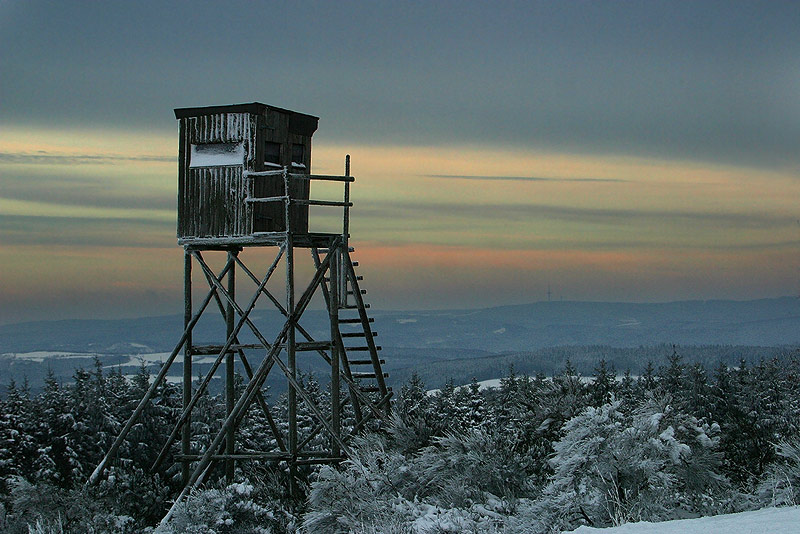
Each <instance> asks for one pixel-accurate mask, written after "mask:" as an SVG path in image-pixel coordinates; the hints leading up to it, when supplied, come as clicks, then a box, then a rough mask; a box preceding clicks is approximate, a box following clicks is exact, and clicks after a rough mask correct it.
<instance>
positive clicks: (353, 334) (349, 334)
mask: <svg viewBox="0 0 800 534" xmlns="http://www.w3.org/2000/svg"><path fill="white" fill-rule="evenodd" d="M366 335H367V333H366V332H343V333H342V337H365V336H366ZM377 335H378V333H377V332H372V337H375V336H377Z"/></svg>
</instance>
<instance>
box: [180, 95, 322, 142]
mask: <svg viewBox="0 0 800 534" xmlns="http://www.w3.org/2000/svg"><path fill="white" fill-rule="evenodd" d="M267 109H269V110H272V111H277V112H278V113H284V114H287V115H289V131H291V132H293V133H297V134H300V135H307V136H311V135H312V134H313V133H314V132H315V131H317V124H318V123H319V117H315V116H313V115H307V114H305V113H298V112H297V111H291V110H289V109H283V108H278V107H275V106H269V105H267V104H262V103H261V102H250V103H249V104H230V105H227V106H205V107H199V108H177V109H175V118H176V119H185V118H186V117H200V116H203V115H216V114H218V113H252V114H254V115H258V114H261V113H263V112H264V111H265V110H267Z"/></svg>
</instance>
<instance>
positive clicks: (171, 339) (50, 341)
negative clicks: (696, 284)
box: [0, 297, 800, 386]
mask: <svg viewBox="0 0 800 534" xmlns="http://www.w3.org/2000/svg"><path fill="white" fill-rule="evenodd" d="M371 312H372V313H371V315H372V316H373V317H375V324H374V328H375V330H376V331H377V332H378V334H379V335H378V338H377V341H378V342H379V344H380V345H382V346H383V348H384V352H383V354H384V356H385V358H386V360H387V365H386V367H387V370H389V372H390V373H392V375H393V376H392V381H393V382H394V381H395V380H398V379H400V378H402V377H407V376H408V375H409V374H410V372H411V371H412V370H420V371H421V372H422V371H424V374H426V375H430V376H431V378H432V381H429V384H430V385H432V386H433V385H436V384H434V382H433V381H435V380H442V379H443V377H444V376H453V377H454V378H455V377H456V376H457V375H459V376H460V375H465V376H466V375H467V374H470V373H472V375H471V376H476V377H478V378H479V379H486V378H493V377H495V376H497V375H496V374H495V375H494V376H489V375H491V374H492V373H495V372H501V373H502V372H505V371H507V369H508V366H509V365H511V364H514V365H515V367H516V368H518V369H519V370H520V371H521V372H530V371H533V372H536V371H539V370H542V371H546V370H548V369H550V368H553V367H555V368H558V366H560V365H562V364H563V361H564V360H565V358H566V357H569V358H570V359H571V360H572V361H573V363H575V364H576V365H578V369H579V370H582V372H586V369H585V367H586V366H588V368H589V370H591V368H592V366H593V363H592V362H593V361H596V360H597V359H599V358H600V357H605V358H606V359H607V360H609V361H616V362H617V363H618V365H616V366H617V369H618V370H620V371H621V370H623V369H624V368H626V367H630V368H631V369H632V371H636V367H637V365H631V362H633V363H634V364H636V363H637V362H639V361H640V360H641V354H643V353H641V352H638V351H632V350H625V349H636V348H638V347H656V349H653V350H651V351H650V352H653V351H655V352H658V353H659V354H662V353H664V352H670V351H671V347H672V345H679V346H683V347H689V346H701V345H702V346H727V347H729V348H730V350H729V351H728V353H729V355H728V356H726V357H725V358H723V359H724V360H725V361H736V358H737V357H738V356H737V354H739V353H742V354H745V355H746V357H747V358H750V357H751V356H752V355H753V354H755V353H757V352H758V351H756V352H755V353H754V352H753V349H752V348H753V347H790V346H795V345H800V300H798V299H796V298H793V297H783V298H773V299H760V300H750V301H729V300H712V301H681V302H668V303H646V304H637V303H622V302H572V301H565V302H563V301H562V302H536V303H532V304H524V305H516V306H501V307H494V308H485V309H476V310H445V311H372V310H371ZM252 318H253V319H254V321H255V322H256V324H258V325H259V327H260V328H262V331H263V333H264V334H265V335H266V336H267V338H268V339H270V338H271V337H272V336H273V335H274V334H275V333H277V331H278V330H279V329H280V327H281V326H282V325H283V318H282V316H281V315H280V314H279V313H278V312H277V311H274V310H265V311H256V312H254V315H253V316H252ZM326 321H327V314H326V313H325V312H323V311H320V310H309V311H307V312H306V315H305V316H304V318H303V321H302V324H303V326H304V327H305V328H306V330H308V331H309V332H310V333H311V334H312V335H313V336H314V337H315V338H316V339H325V338H326V337H327V336H328V335H329V334H328V332H329V327H328V325H327V322H326ZM182 330H183V317H182V316H180V315H171V316H164V317H143V318H138V319H120V320H66V321H40V322H28V323H19V324H12V325H0V354H2V355H3V356H0V376H8V377H14V378H15V379H19V378H20V377H22V376H27V377H28V378H29V379H31V382H32V383H33V384H36V383H37V382H38V381H40V379H41V376H43V374H44V372H45V371H46V368H47V367H48V366H49V367H50V368H52V369H53V371H54V372H56V374H57V375H59V376H62V377H64V378H65V379H66V378H68V377H69V375H71V372H72V371H71V370H72V369H74V368H75V367H76V366H83V367H88V366H89V364H91V362H92V358H93V357H94V356H93V355H94V354H97V355H99V357H100V358H101V359H102V360H103V364H104V365H116V366H120V367H121V368H124V370H123V372H125V373H132V372H134V371H135V368H136V366H137V365H138V362H139V361H145V362H148V363H149V364H150V365H151V366H152V367H153V368H155V367H157V365H158V362H159V361H160V360H161V359H163V357H164V355H163V354H162V355H159V353H164V352H169V351H170V350H172V348H173V347H174V344H175V343H176V342H177V341H178V339H179V338H180V335H181V332H182ZM223 337H224V323H223V322H222V321H221V320H220V318H219V317H218V316H215V315H213V314H211V313H208V314H207V317H204V319H203V321H201V322H200V323H199V324H198V325H197V327H196V329H195V333H194V338H195V342H197V343H203V342H217V343H218V342H221V341H222V340H223ZM240 339H241V341H242V342H253V341H254V339H253V338H252V337H250V336H248V335H246V334H242V336H240ZM736 346H740V347H750V348H747V349H740V350H739V352H736V351H735V350H733V349H734V348H735V347H736ZM554 347H561V348H559V349H557V350H556V349H554ZM564 347H567V348H566V349H565V348H564ZM579 347H582V348H579ZM710 350H711V352H708V351H706V352H704V353H703V354H704V356H703V358H704V359H705V360H708V361H711V360H712V359H713V358H711V356H709V354H711V353H713V354H716V353H717V352H719V351H718V350H717V349H710ZM36 351H39V352H36ZM715 351H716V352H715ZM687 352H689V351H688V349H687ZM67 353H69V357H65V356H63V355H65V354H67ZM59 354H62V356H58V355H59ZM648 354H649V353H648ZM570 355H571V356H570ZM698 357H700V355H698ZM254 358H256V359H258V358H257V356H254ZM658 358H663V354H662V355H661V356H658ZM315 360H319V358H316V359H313V358H310V359H305V360H304V361H303V363H302V365H304V366H305V368H307V369H312V370H319V371H320V372H322V371H323V370H322V365H321V361H320V362H316V361H315ZM590 360H591V361H590ZM456 361H458V362H460V364H455V362H456ZM654 363H656V364H658V363H660V362H659V361H656V362H654ZM582 367H584V368H583V369H582ZM448 369H449V371H448ZM498 370H499V371H498ZM179 372H180V371H179V368H177V367H176V369H175V373H174V374H176V375H177V374H179Z"/></svg>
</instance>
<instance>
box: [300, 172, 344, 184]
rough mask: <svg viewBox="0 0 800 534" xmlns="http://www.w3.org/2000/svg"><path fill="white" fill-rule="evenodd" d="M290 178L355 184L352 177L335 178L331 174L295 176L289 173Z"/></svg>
mask: <svg viewBox="0 0 800 534" xmlns="http://www.w3.org/2000/svg"><path fill="white" fill-rule="evenodd" d="M289 178H292V179H293V180H325V181H328V182H355V181H356V179H355V178H354V177H352V176H333V175H330V174H294V173H289Z"/></svg>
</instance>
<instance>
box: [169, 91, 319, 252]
mask: <svg viewBox="0 0 800 534" xmlns="http://www.w3.org/2000/svg"><path fill="white" fill-rule="evenodd" d="M175 118H176V119H178V121H179V127H180V142H179V149H178V151H179V152H178V153H179V156H178V157H179V160H178V242H179V244H181V245H201V246H216V245H219V246H229V245H233V246H237V245H238V246H242V245H250V244H252V245H258V244H268V243H269V240H270V236H273V237H277V236H279V235H283V236H285V235H286V232H287V223H288V227H289V232H291V234H292V235H293V236H294V235H296V236H298V237H300V238H302V237H303V236H306V235H307V234H308V202H307V201H308V200H309V183H310V181H309V180H308V179H303V177H302V176H301V175H309V174H310V172H311V136H312V135H314V132H315V131H316V129H317V123H318V121H319V118H317V117H314V116H311V115H306V114H304V113H297V112H294V111H289V110H287V109H282V108H277V107H273V106H269V105H266V104H262V103H260V102H253V103H250V104H235V105H228V106H210V107H199V108H180V109H176V110H175ZM287 196H288V198H289V199H291V202H288V203H287V202H284V201H283V199H284V198H286V197H287ZM298 201H299V202H298ZM303 201H306V202H303ZM287 205H288V221H287V207H286V206H287ZM301 241H302V239H301Z"/></svg>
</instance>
